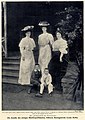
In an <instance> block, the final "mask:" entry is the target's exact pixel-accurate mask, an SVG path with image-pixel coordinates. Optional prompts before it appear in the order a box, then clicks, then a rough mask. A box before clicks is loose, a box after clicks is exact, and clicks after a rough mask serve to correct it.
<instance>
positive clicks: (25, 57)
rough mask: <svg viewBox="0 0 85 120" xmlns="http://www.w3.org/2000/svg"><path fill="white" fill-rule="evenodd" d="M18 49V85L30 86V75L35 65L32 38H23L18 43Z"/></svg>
mask: <svg viewBox="0 0 85 120" xmlns="http://www.w3.org/2000/svg"><path fill="white" fill-rule="evenodd" d="M19 47H20V52H21V62H20V71H19V80H18V83H19V84H21V85H28V84H30V78H31V74H32V71H33V69H34V65H35V60H34V55H33V49H34V47H35V42H34V40H33V39H32V38H28V37H25V38H23V39H22V40H21V41H20V43H19Z"/></svg>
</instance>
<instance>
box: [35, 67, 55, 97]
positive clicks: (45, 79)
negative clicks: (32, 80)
mask: <svg viewBox="0 0 85 120" xmlns="http://www.w3.org/2000/svg"><path fill="white" fill-rule="evenodd" d="M40 82H41V84H40V93H39V94H36V97H41V96H42V94H43V91H44V87H45V86H48V94H49V95H50V96H51V95H52V92H53V85H52V77H51V75H50V74H49V70H48V68H45V69H44V73H43V75H42V77H41V80H40Z"/></svg>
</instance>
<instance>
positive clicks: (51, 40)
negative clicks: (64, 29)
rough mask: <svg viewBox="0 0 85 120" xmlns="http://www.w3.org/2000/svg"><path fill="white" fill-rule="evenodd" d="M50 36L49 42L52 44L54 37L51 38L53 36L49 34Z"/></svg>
mask: <svg viewBox="0 0 85 120" xmlns="http://www.w3.org/2000/svg"><path fill="white" fill-rule="evenodd" d="M49 37H50V38H49V39H50V44H51V45H52V44H53V43H54V38H53V36H52V35H51V34H50V36H49Z"/></svg>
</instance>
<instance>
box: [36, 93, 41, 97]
mask: <svg viewBox="0 0 85 120" xmlns="http://www.w3.org/2000/svg"><path fill="white" fill-rule="evenodd" d="M42 96H43V95H42V94H40V93H37V94H36V95H35V97H42Z"/></svg>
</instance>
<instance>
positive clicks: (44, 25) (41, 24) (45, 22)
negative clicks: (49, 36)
mask: <svg viewBox="0 0 85 120" xmlns="http://www.w3.org/2000/svg"><path fill="white" fill-rule="evenodd" d="M38 25H39V26H41V27H47V26H49V25H50V24H49V23H48V22H47V21H41V22H40V23H39V24H38Z"/></svg>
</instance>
